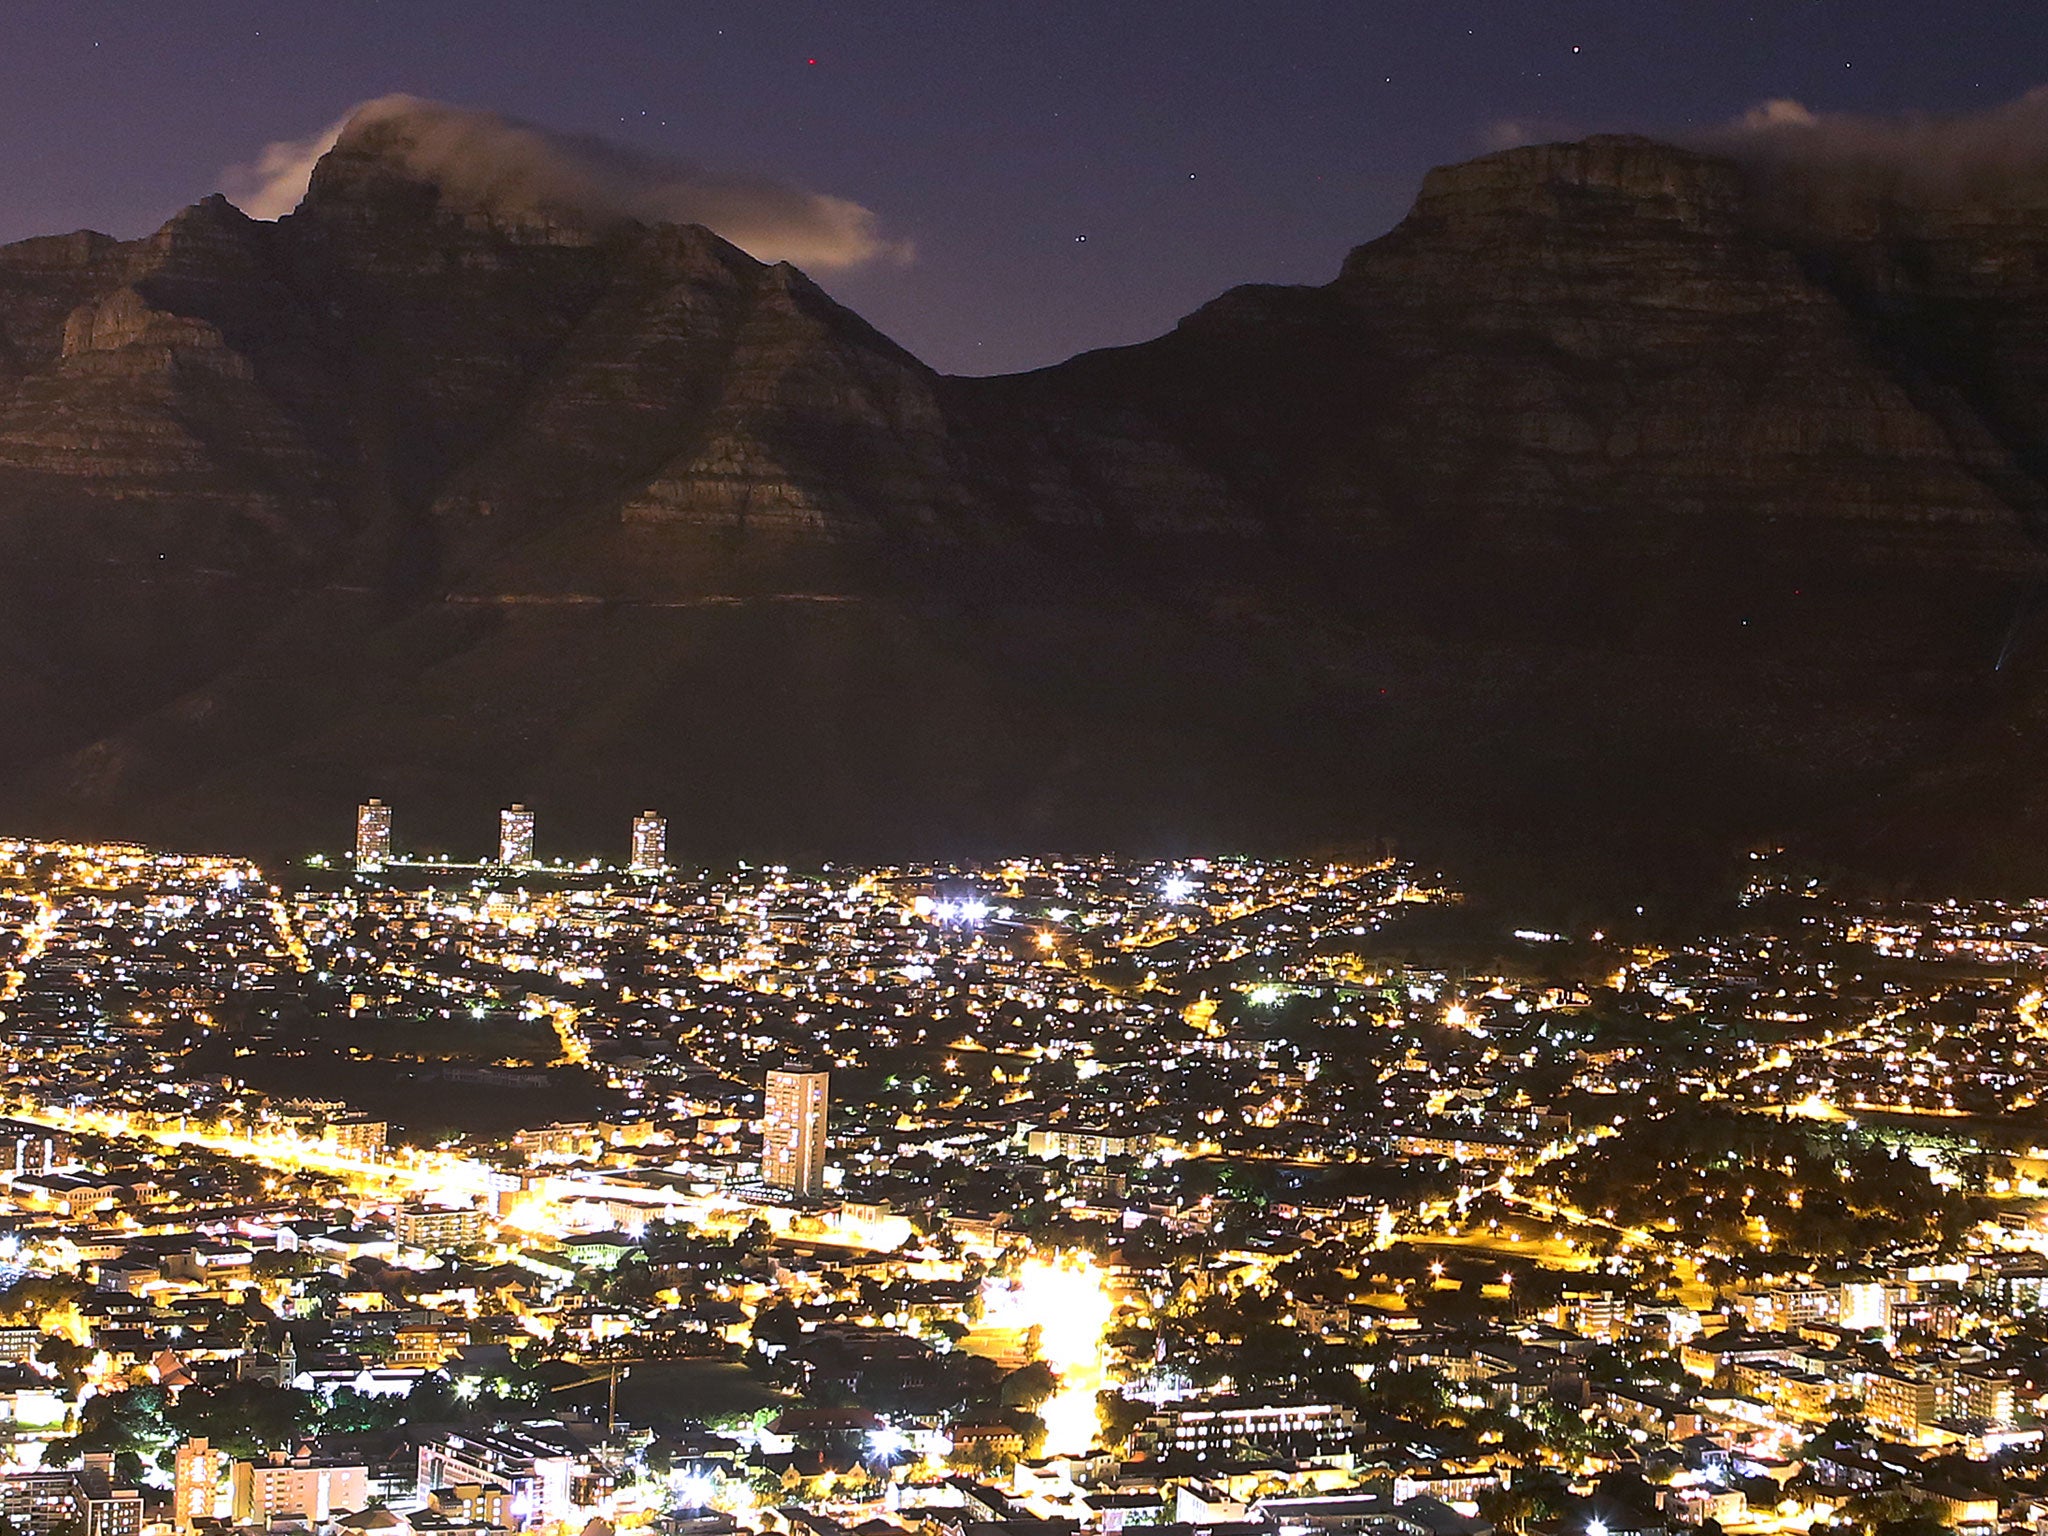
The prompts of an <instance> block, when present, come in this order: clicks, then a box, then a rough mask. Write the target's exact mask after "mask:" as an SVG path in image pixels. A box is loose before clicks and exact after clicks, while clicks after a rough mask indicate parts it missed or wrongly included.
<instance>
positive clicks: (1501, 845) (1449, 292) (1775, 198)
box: [0, 134, 2048, 888]
mask: <svg viewBox="0 0 2048 1536" xmlns="http://www.w3.org/2000/svg"><path fill="white" fill-rule="evenodd" d="M1838 201H1839V200H1838ZM1783 205H1784V200H1783V198H1782V196H1780V195H1779V194H1778V192H1777V189H1776V187H1775V186H1774V185H1772V184H1768V183H1765V182H1763V181H1760V179H1759V173H1757V172H1756V171H1754V170H1753V169H1751V168H1748V167H1745V166H1743V165H1741V164H1738V163H1737V162H1735V161H1732V160H1729V159H1726V158H1724V157H1720V156H1716V155H1711V154H1706V153H1702V152H1699V151H1694V150H1687V149H1682V148H1676V147H1673V146H1668V145H1660V144H1656V143H1654V142H1652V141H1647V140H1640V139H1631V138H1616V137H1607V138H1595V139H1591V140H1585V141H1580V142H1578V143H1576V144H1568V145H1550V146H1533V147H1530V148H1528V149H1522V150H1511V151H1506V152H1504V153H1502V154H1498V155H1492V156H1486V157H1482V158H1481V159H1480V160H1477V161H1473V162H1467V163H1466V164H1464V165H1461V166H1456V167H1447V168H1442V169H1439V170H1438V171H1435V172H1432V173H1431V174H1430V176H1429V177H1428V178H1426V179H1425V181H1424V183H1423V186H1422V188H1421V191H1420V193H1419V195H1418V198H1417V202H1416V206H1415V208H1414V210H1413V211H1411V213H1410V214H1409V216H1408V218H1406V219H1404V220H1403V221H1402V223H1401V224H1399V225H1397V226H1396V227H1395V229H1394V230H1392V231H1390V232H1389V233H1388V234H1387V235H1384V236H1382V237H1380V238H1379V239H1377V240H1374V241H1370V242H1367V243H1366V244H1364V245H1362V246H1360V247H1358V248H1357V249H1356V250H1354V251H1353V252H1352V253H1351V254H1350V255H1349V256H1348V257H1347V258H1346V260H1345V261H1344V263H1343V265H1342V267H1341V269H1340V271H1339V273H1338V275H1337V276H1336V277H1335V278H1334V279H1333V280H1332V282H1330V283H1329V284H1327V285H1323V286H1321V287H1294V288H1279V287H1261V286H1257V285H1251V286H1246V287H1242V288H1238V289H1234V290H1231V291H1230V292H1229V293H1227V294H1225V295H1221V296H1219V298H1218V299H1216V300H1213V301H1211V303H1209V304H1208V305H1205V306H1202V307H1201V308H1200V309H1198V310H1196V311H1195V312H1194V313H1193V314H1191V315H1190V316H1188V317H1187V318H1186V319H1184V320H1183V321H1182V322H1181V323H1180V325H1178V326H1177V327H1176V328H1175V329H1174V330H1172V331H1170V332H1168V333H1167V334H1166V335H1164V336H1162V337H1159V338H1157V339H1155V340H1154V341H1151V342H1146V343H1140V344H1138V345H1136V346H1132V347H1124V348H1116V349H1111V350H1108V351H1103V352H1096V353H1088V354H1083V355H1082V356H1080V357H1077V358H1075V359H1072V360H1070V361H1069V362H1067V363H1063V364H1058V365H1055V366H1053V367H1051V368H1048V369H1042V370H1037V371H1034V372H1032V373H1029V374H1023V375H1013V376H1008V377H999V378H993V379H974V378H961V377H948V376H942V375H939V374H937V373H935V372H933V371H932V370H931V369H929V368H927V367H926V366H925V365H924V364H922V363H921V362H919V361H918V360H917V359H915V358H914V357H911V356H910V354H908V353H906V352H904V351H903V350H902V349H901V348H900V347H897V346H896V345H895V344H894V343H893V342H890V341H889V340H888V339H887V338H886V337H883V336H881V335H880V333H878V332H876V331H874V329H873V328H872V327H871V326H868V325H867V323H866V322H865V321H862V320H860V318H859V317H858V316H856V315H853V314H852V313H851V312H850V311H847V310H845V309H844V308H843V307H841V306H839V305H837V304H836V303H835V302H834V301H832V300H831V299H830V297H829V296H828V295H826V294H825V293H824V292H823V290H821V289H819V288H818V287H817V286H816V285H815V284H813V283H812V282H811V281H810V280H809V279H808V278H806V277H804V276H803V275H802V274H801V273H799V272H797V271H796V270H795V269H794V268H791V267H788V266H787V265H774V266H771V265H766V264H763V263H760V262H756V261H754V260H753V258H751V257H748V256H746V255H745V254H744V253H742V252H740V251H739V250H738V249H737V248H735V247H733V246H731V245H729V244H728V243H726V242H724V241H721V240H719V239H718V237H717V236H715V235H712V234H711V233H710V232H708V231H703V230H701V229H696V228H692V227H684V226H659V225H656V226H649V225H642V224H637V223H635V222H633V221H630V220H624V219H618V218H607V219H603V220H596V221H577V220H574V219H567V218H561V217H556V216H554V215H550V216H548V217H536V216H534V215H533V214H532V213H531V212H522V213H520V214H518V215H517V216H516V217H506V216H501V214H500V213H496V212H494V211H493V210H492V209H491V208H489V207H479V206H454V205H450V204H446V203H445V202H444V200H443V199H442V198H441V197H440V195H439V193H438V192H437V190H436V189H435V188H434V187H433V186H432V185H429V184H426V183H423V182H421V181H420V180H419V179H418V178H417V177H415V176H411V175H409V174H407V173H406V172H405V171H404V169H403V167H400V166H397V165H396V164H395V163H394V162H393V161H391V160H390V159H389V158H388V156H386V155H384V154H383V153H382V152H380V150H379V149H378V146H377V144H376V142H375V140H374V138H371V139H368V140H367V141H366V140H365V139H364V138H363V137H362V136H356V137H351V135H349V134H344V136H343V140H342V142H341V144H340V145H338V146H337V148H336V149H335V150H334V151H331V152H330V154H329V155H328V156H327V158H326V159H324V160H323V161H322V162H321V164H320V166H319V168H317V169H316V171H315V174H314V178H313V182H312V185H311V187H310V188H309V191H308V195H307V197H306V200H305V201H304V202H303V203H302V204H301V205H300V208H299V209H298V210H297V211H296V212H294V213H292V214H290V215H288V216H287V217H285V218H283V219H281V220H279V221H277V222H276V223H274V224H263V223H258V222H256V221H252V220H249V219H247V218H245V217H244V216H243V215H241V214H240V212H239V211H238V210H236V209H234V208H233V206H232V205H231V204H229V203H227V202H226V200H225V199H220V198H212V199H207V200H205V201H204V202H202V203H200V204H197V205H195V206H194V207H193V208H191V209H187V210H185V211H184V212H182V213H181V214H179V215H177V216H176V217H174V218H173V219H172V220H171V221H170V222H169V223H167V224H166V225H165V226H164V228H163V229H162V230H160V231H158V232H157V233H156V234H154V235H152V236H149V237H145V238H144V239H142V240H139V241H128V242H119V241H112V240H109V239H108V238H107V237H104V236H98V235H93V234H90V233H80V234H75V235H70V236H58V237H47V238H44V239H39V240H33V241H28V242H22V243H19V244H16V245H13V246H8V247H4V248H0V557H4V561H5V569H4V572H0V594H4V595H5V597H6V600H7V601H8V603H9V606H10V608H11V609H12V610H13V611H14V612H15V614H16V615H17V622H16V623H15V624H13V625H10V626H9V627H8V629H9V635H8V638H7V639H6V641H5V647H6V654H5V656H4V658H0V659H4V660H5V661H6V663H7V668H6V680H4V681H0V708H4V709H6V710H7V711H8V715H9V718H10V719H12V720H13V721H14V722H15V727H16V728H15V730H14V731H12V732H10V733H9V737H10V739H9V741H8V742H7V743H6V744H4V745H0V814H5V815H7V816H8V817H9V818H16V817H19V818H23V820H24V823H25V824H26V823H28V822H33V824H34V825H35V826H36V827H37V828H38V829H42V828H48V829H50V830H80V831H97V832H102V833H112V832H122V833H132V834H135V835H147V836H151V837H156V838H159V839H162V840H169V841H188V840H191V839H192V838H195V837H196V838H201V839H214V840H220V841H231V842H242V843H247V842H249V841H250V840H251V839H255V840H258V841H262V840H266V839H267V840H270V841H272V842H275V843H276V844H278V845H287V844H290V845H296V844H298V843H302V842H304V841H307V840H311V839H315V838H320V835H321V833H322V832H323V831H324V832H325V834H326V835H325V837H324V838H321V840H324V841H327V842H329V843H331V842H332V841H334V839H335V838H336V837H338V836H339V835H340V834H339V832H337V831H335V830H334V829H336V828H343V827H345V825H346V811H347V807H348V806H349V805H351V804H352V803H353V802H354V800H355V799H357V798H359V797H360V796H362V795H367V794H373V793H377V794H382V795H384V797H385V798H386V799H388V800H391V801H392V802H393V803H394V804H397V805H399V806H400V807H401V809H402V819H406V818H409V825H410V826H411V827H412V828H413V829H414V831H413V835H414V836H416V837H417V838H418V839H419V840H420V841H421V842H422V843H423V844H436V843H439V844H443V845H447V846H458V847H459V846H460V845H461V842H462V839H463V837H464V835H465V834H464V831H463V829H464V828H465V827H467V826H469V825H470V824H471V823H474V824H475V825H478V826H481V825H483V823H484V822H485V820H486V819H487V817H488V813H489V811H490V810H491V809H492V806H491V804H490V802H491V801H493V800H497V799H506V800H509V799H513V798H518V799H523V800H525V801H526V802H527V803H529V804H538V805H540V807H541V809H542V811H543V813H544V814H545V815H547V816H548V817H550V818H551V825H553V826H556V827H565V828H566V829H567V831H568V837H569V838H573V839H575V840H577V842H578V843H585V842H588V843H595V842H597V841H598V838H599V837H600V835H602V834H603V833H604V832H605V831H606V829H607V828H609V827H610V824H611V822H612V821H614V820H616V819H617V818H618V817H619V816H621V815H623V814H625V813H626V812H625V810H624V809H622V808H626V807H630V808H632V809H637V808H638V806H639V805H640V804H642V803H658V804H663V805H665V806H668V807H669V808H670V809H671V811H672V814H673V815H674V817H675V820H676V822H677V830H678V834H679V836H678V842H679V846H681V847H683V848H686V849H687V848H691V847H692V846H694V847H695V848H696V849H698V850H699V851H701V852H703V853H704V854H706V855H714V854H718V855H724V854H730V853H733V852H737V851H745V852H752V853H764V852H765V853H774V852H776V851H778V850H780V851H785V852H789V853H815V854H818V855H827V854H831V853H834V852H838V853H841V854H845V855H852V854H856V853H859V854H865V855H875V854H885V853H888V852H892V851H922V852H933V853H946V852H956V851H957V852H971V851H974V850H976V849H983V848H989V847H993V846H995V845H998V844H1001V843H1005V842H1007V843H1009V844H1011V845H1012V846H1020V845H1025V844H1029V845H1031V846H1066V847H1080V846H1087V845H1089V844H1116V845H1119V846H1126V847H1129V846H1140V845H1142V846H1153V847H1187V848H1195V847H1200V846H1224V845H1242V846H1256V847H1271V848H1275V849H1281V848H1299V847H1307V846H1317V847H1321V846H1329V845H1332V844H1339V843H1359V842H1369V841H1372V840H1374V839H1377V838H1381V837H1386V836H1398V837H1401V838H1402V839H1403V840H1404V841H1406V842H1408V843H1409V844H1410V845H1411V846H1419V847H1420V848H1422V849H1424V850H1441V851H1442V853H1443V855H1444V856H1445V857H1449V858H1454V859H1473V858H1478V859H1482V860H1491V861H1492V862H1493V863H1495V864H1499V865H1501V866H1503V867H1505V866H1508V865H1520V866H1522V867H1523V868H1524V870H1525V872H1526V873H1528V874H1529V877H1530V878H1532V879H1535V880H1536V881H1537V882H1538V883H1540V882H1541V881H1542V880H1543V879H1546V878H1552V877H1553V876H1552V875H1550V874H1545V873H1543V872H1544V871H1545V870H1548V871H1551V872H1554V879H1555V881H1556V882H1557V883H1558V884H1559V886H1560V888H1563V887H1567V886H1573V885H1575V884H1578V885H1610V884H1613V883H1614V882H1617V881H1623V882H1625V881H1627V880H1629V879H1636V880H1640V881H1645V882H1657V881H1665V880H1667V879H1668V880H1669V881H1670V882H1672V883H1675V884H1681V885H1682V884H1684V883H1686V882H1687V881H1693V882H1697V881H1698V880H1700V879H1703V878H1706V873H1705V872H1706V871H1708V870H1710V869H1712V868H1718V867H1719V861H1720V860H1721V859H1723V858H1724V857H1725V856H1726V855H1727V854H1728V853H1729V852H1730V851H1731V850H1732V849H1734V848H1736V847H1739V846H1740V845H1741V844H1742V843H1743V842H1745V841H1747V840H1753V839H1762V838H1779V837H1784V836H1795V837H1796V836H1801V835H1806V836H1810V837H1811V838H1812V840H1813V841H1814V843H1815V845H1816V846H1817V847H1819V848H1822V849H1824V850H1827V851H1831V852H1835V853H1837V854H1839V855H1840V856H1842V857H1845V858H1847V859H1849V860H1851V861H1852V862H1855V863H1858V864H1861V865H1866V866H1868V867H1869V868H1871V869H1872V870H1873V871H1877V872H1888V873H1913V874H1919V875H1922V876H1926V877H1941V878H1948V877H1951V876H1960V875H1963V874H1967V873H1968V872H1969V871H1971V870H1972V869H1973V868H1977V869H1982V870H1984V871H1986V872H1987V873H1988V872H1990V871H1992V870H1994V869H1998V868H2001V867H2004V866H2010V865H2013V864H2014V862H2015V861H2016V860H2017V861H2018V863H2019V867H2020V868H2021V869H2024V868H2027V867H2031V866H2030V864H2028V862H2027V861H2028V860H2031V859H2032V858H2033V857H2034V853H2035V850H2037V849H2038V847H2039V843H2038V842H2037V841H2029V840H2028V839H2030V838H2033V837H2034V836H2035V834H2034V833H2033V832H2031V831H2029V832H2027V833H2026V834H2025V835H2024V836H2022V837H2020V838H2019V839H2018V840H2017V841H2015V840H2014V838H2013V837H2012V836H2010V835H2009V834H2010V827H2009V828H2008V829H2006V831H2005V832H2001V833H1994V834H1987V833H1986V832H1984V831H1982V830H1977V831H1973V832H1971V833H1970V838H1971V839H1974V843H1975V844H1988V845H1993V846H1974V845H1973V846H1971V847H1965V846H1962V845H1961V844H1960V843H1958V844H1956V845H1955V846H1948V845H1947V844H1948V843H1949V841H1950V839H1949V838H1948V834H1947V832H1946V831H1945V830H1944V828H1945V827H1960V826H1962V825H1964V823H1965V822H1969V821H1971V818H1969V817H1964V818H1961V819H1958V817H1957V816H1956V815H1955V813H1954V811H1953V808H1951V810H1948V811H1943V810H1940V809H1939V807H1941V806H1942V805H1944V804H1946V803H1947V802H1948V801H1950V800H1953V798H1954V789H1953V786H1954V784H1956V783H1957V782H1966V783H1970V784H1972V785H1976V786H1978V788H1977V789H1976V790H1974V791H1973V792H1972V795H1971V799H1972V800H1973V802H1975V803H1981V802H1982V801H1983V799H1984V796H1985V787H1986V786H1993V787H1994V788H1993V791H1992V792H1993V794H1994V797H1995V795H1999V794H2002V795H2008V796H2009V797H2011V798H2010V803H2011V804H2012V805H2013V807H2014V808H2015V809H2014V821H2013V823H2012V825H2013V826H2020V825H2025V826H2027V827H2034V826H2038V825H2040V824H2041V816H2042V814H2043V812H2042V811H2041V810H2038V809H2034V808H2033V807H2034V800H2035V798H2036V797H2035V794H2034V791H2033V788H2032V786H2033V780H2034V775H2033V774H2032V773H2031V772H2030V771H2029V770H2028V766H2027V762H2028V759H2029V757H2030V755H2031V752H2032V743H2033V742H2034V741H2035V740H2037V739H2038V737H2039V733H2040V726H2039V724H2038V722H2039V721H2040V719H2041V717H2042V715H2043V714H2044V713H2048V712H2044V711H2042V710H2041V708H2040V704H2039V701H2040V687H2039V673H2040V669H2041V668H2042V667H2043V666H2048V658H2044V657H2043V656H2042V655H2040V654H2038V646H2037V644H2036V638H2035V633H2034V631H2035V627H2036V625H2035V615H2036V614H2037V612H2038V609H2039V606H2040V604H2039V602H2038V598H2037V594H2038V592H2039V590H2040V587H2041V583H2042V580H2043V575H2044V570H2048V556H2044V545H2043V542H2042V532H2043V518H2044V513H2048V481H2044V478H2043V466H2044V465H2048V276H2044V274H2048V218H2044V217H2043V215H2042V214H2041V212H2040V210H2038V209H2035V208H2033V207H2031V206H2030V205H2026V204H2025V203H2024V200H2021V205H2020V206H2018V207H2016V208H2014V209H2012V210H2006V211H2003V212H2001V211H1999V210H1997V209H1989V210H1988V211H1987V209H1986V208H1985V207H1984V206H1983V205H1982V204H1981V200H1980V202H1979V204H1977V205H1974V209H1975V211H1971V212H1969V213H1968V214H1967V217H1965V216H1964V215H1960V214H1955V213H1953V212H1952V211H1950V212H1942V211H1939V210H1937V211H1935V212H1927V211H1925V210H1922V211H1918V212H1916V213H1915V214H1914V216H1913V218H1912V219H1911V220H1907V219H1903V218H1878V217H1874V216H1871V217H1866V216H1864V215H1863V214H1858V213H1856V212H1855V210H1854V209H1853V208H1852V209H1851V212H1850V213H1849V214H1843V213H1841V212H1840V208H1839V207H1836V209H1835V212H1834V213H1833V214H1831V218H1830V222H1828V223H1827V224H1826V226H1825V227H1817V229H1816V231H1815V232H1814V233H1812V235H1811V238H1807V237H1805V236H1800V235H1797V234H1788V233H1787V232H1786V229H1785V225H1784V214H1783V212H1782V208H1783ZM1922 804H1925V805H1927V806H1931V807H1935V809H1932V810H1928V811H1925V812H1924V813H1923V812H1922V811H1919V810H1916V809H1914V807H1915V806H1918V805H1922ZM2023 806H2024V807H2026V808H2025V809H2022V807H2023ZM1923 817H1924V820H1923ZM2030 818H2031V819H2030ZM1976 820H1980V821H1981V820H1982V818H1981V816H1979V817H1977V818H1976ZM2022 854H2024V857H2022ZM1580 866H1584V867H1585V868H1586V869H1587V870H1588V871H1593V873H1588V874H1586V875H1585V876H1584V877H1583V878H1581V877H1580V876H1579V875H1575V874H1572V873H1570V871H1572V870H1574V869H1577V868H1579V867H1580ZM1681 871H1682V873H1681Z"/></svg>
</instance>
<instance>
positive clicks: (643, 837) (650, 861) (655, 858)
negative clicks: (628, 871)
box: [632, 811, 668, 875]
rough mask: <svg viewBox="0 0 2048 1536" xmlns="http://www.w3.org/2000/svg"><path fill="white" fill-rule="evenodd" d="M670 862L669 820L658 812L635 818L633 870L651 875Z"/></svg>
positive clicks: (641, 814) (636, 872)
mask: <svg viewBox="0 0 2048 1536" xmlns="http://www.w3.org/2000/svg"><path fill="white" fill-rule="evenodd" d="M667 863H668V822H667V820H666V819H665V818H664V817H662V816H661V815H660V814H659V813H658V812H655V811H642V812H641V813H640V814H639V815H638V816H635V817H634V818H633V864H632V868H633V872H634V873H635V874H643V875H651V874H653V873H655V871H657V870H659V869H660V868H661V867H662V866H663V865H665V864H667Z"/></svg>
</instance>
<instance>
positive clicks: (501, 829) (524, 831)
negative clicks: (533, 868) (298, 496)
mask: <svg viewBox="0 0 2048 1536" xmlns="http://www.w3.org/2000/svg"><path fill="white" fill-rule="evenodd" d="M498 862H499V863H500V864H531V863H532V862H533V812H531V811H529V810H528V809H527V808H526V807H525V806H523V805H520V804H518V803H516V802H515V803H513V804H512V805H509V806H507V807H506V808H505V809H504V810H502V811H500V812H498Z"/></svg>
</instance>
